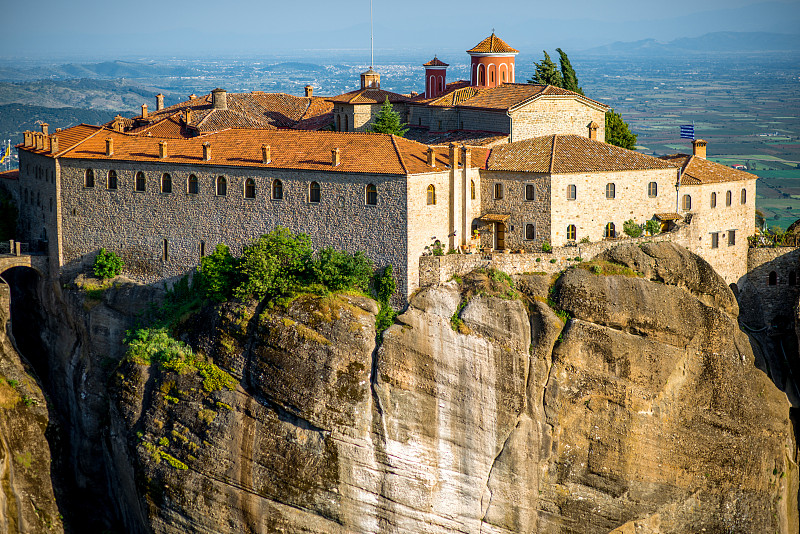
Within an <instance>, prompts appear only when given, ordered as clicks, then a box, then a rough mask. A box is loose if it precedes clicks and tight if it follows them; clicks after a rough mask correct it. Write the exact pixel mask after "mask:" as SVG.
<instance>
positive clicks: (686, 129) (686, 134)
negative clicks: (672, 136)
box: [681, 124, 694, 139]
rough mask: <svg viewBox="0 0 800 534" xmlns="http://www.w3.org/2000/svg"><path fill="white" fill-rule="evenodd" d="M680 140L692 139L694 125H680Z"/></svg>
mask: <svg viewBox="0 0 800 534" xmlns="http://www.w3.org/2000/svg"><path fill="white" fill-rule="evenodd" d="M681 139H694V124H682V125H681Z"/></svg>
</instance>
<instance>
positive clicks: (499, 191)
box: [494, 182, 503, 200]
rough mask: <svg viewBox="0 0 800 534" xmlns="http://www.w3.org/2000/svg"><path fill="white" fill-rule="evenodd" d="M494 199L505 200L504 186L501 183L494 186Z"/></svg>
mask: <svg viewBox="0 0 800 534" xmlns="http://www.w3.org/2000/svg"><path fill="white" fill-rule="evenodd" d="M494 198H495V200H500V199H501V198H503V184H501V183H500V182H498V183H496V184H494Z"/></svg>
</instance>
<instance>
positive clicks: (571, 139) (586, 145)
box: [487, 135, 676, 174]
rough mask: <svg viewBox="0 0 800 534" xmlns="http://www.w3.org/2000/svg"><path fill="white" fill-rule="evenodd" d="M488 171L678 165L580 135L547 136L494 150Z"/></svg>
mask: <svg viewBox="0 0 800 534" xmlns="http://www.w3.org/2000/svg"><path fill="white" fill-rule="evenodd" d="M487 168H488V169H489V170H495V171H517V172H540V173H549V174H567V173H573V172H604V171H631V170H643V169H673V168H676V165H674V164H672V163H670V162H667V161H664V160H661V159H658V158H654V157H652V156H648V155H646V154H641V153H639V152H634V151H633V150H627V149H624V148H620V147H617V146H614V145H609V144H608V143H603V142H600V141H593V140H591V139H589V138H588V137H582V136H580V135H546V136H543V137H535V138H533V139H526V140H524V141H517V142H516V143H509V144H506V145H500V146H498V147H495V148H493V149H492V153H491V155H490V156H489V161H488V164H487Z"/></svg>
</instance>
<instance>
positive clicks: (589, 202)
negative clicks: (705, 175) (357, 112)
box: [550, 169, 677, 246]
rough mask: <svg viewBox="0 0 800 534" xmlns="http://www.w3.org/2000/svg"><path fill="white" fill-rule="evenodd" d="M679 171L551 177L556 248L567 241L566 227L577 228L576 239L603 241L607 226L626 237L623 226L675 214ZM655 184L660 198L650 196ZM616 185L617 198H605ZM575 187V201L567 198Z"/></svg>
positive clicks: (658, 170)
mask: <svg viewBox="0 0 800 534" xmlns="http://www.w3.org/2000/svg"><path fill="white" fill-rule="evenodd" d="M676 175H677V170H676V169H653V170H641V171H620V172H594V173H575V174H555V175H553V177H552V188H553V194H552V203H551V208H550V209H551V213H552V214H553V217H552V228H553V229H552V234H551V241H552V243H553V244H554V245H559V246H561V245H564V244H565V243H566V242H567V226H568V225H575V226H576V239H577V240H578V241H580V240H581V239H583V238H585V237H588V238H589V239H590V240H591V241H600V240H601V239H603V238H604V237H605V234H604V232H605V227H606V224H607V223H609V222H612V223H614V226H615V229H616V232H617V235H618V236H624V233H623V230H622V228H623V223H624V222H625V221H627V220H628V219H633V220H634V221H635V222H637V223H640V224H641V223H643V222H645V221H647V220H649V219H652V218H653V215H654V214H656V213H665V212H674V211H675V187H674V185H675V178H676ZM650 182H656V184H657V186H658V191H657V195H656V196H655V197H650V196H649V195H648V184H649V183H650ZM607 184H614V189H615V195H614V198H606V185H607ZM570 185H574V186H575V190H576V195H575V200H570V199H568V198H567V187H568V186H570Z"/></svg>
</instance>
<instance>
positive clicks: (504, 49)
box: [467, 32, 519, 54]
mask: <svg viewBox="0 0 800 534" xmlns="http://www.w3.org/2000/svg"><path fill="white" fill-rule="evenodd" d="M467 53H468V54H519V50H517V49H516V48H511V47H510V46H508V44H507V43H506V42H505V41H503V40H502V39H500V38H499V37H497V36H496V35H495V34H494V32H492V35H490V36H489V37H487V38H486V39H484V40H483V41H481V42H480V43H478V44H476V45H475V46H474V47H473V48H471V49H469V50H467Z"/></svg>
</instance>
